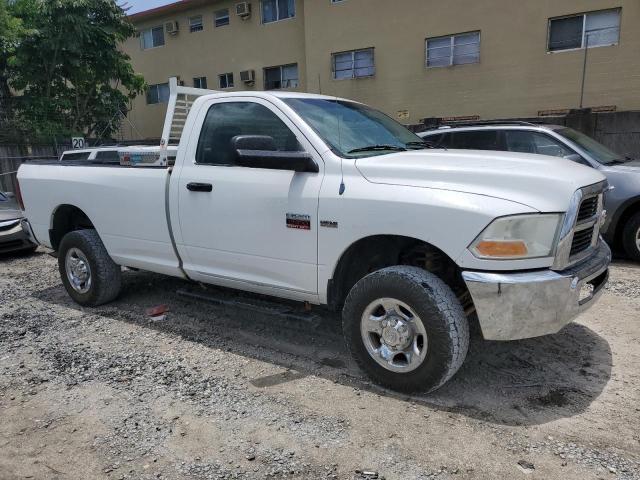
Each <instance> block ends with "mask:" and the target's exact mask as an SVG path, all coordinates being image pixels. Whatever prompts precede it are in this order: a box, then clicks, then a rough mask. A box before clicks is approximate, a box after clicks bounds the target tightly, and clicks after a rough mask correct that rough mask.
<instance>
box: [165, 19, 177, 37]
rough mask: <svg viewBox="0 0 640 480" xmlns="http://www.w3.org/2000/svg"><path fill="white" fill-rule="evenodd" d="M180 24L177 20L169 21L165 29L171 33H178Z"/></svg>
mask: <svg viewBox="0 0 640 480" xmlns="http://www.w3.org/2000/svg"><path fill="white" fill-rule="evenodd" d="M179 27H180V26H179V24H178V22H177V21H175V20H174V21H173V22H167V23H165V24H164V29H165V30H166V31H167V33H168V34H169V35H177V34H178V31H179V30H180V28H179Z"/></svg>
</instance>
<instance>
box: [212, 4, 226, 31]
mask: <svg viewBox="0 0 640 480" xmlns="http://www.w3.org/2000/svg"><path fill="white" fill-rule="evenodd" d="M213 16H214V24H215V26H216V27H224V26H225V25H229V9H228V8H225V9H224V10H218V11H217V12H216V13H214V14H213Z"/></svg>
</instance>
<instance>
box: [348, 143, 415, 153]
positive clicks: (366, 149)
mask: <svg viewBox="0 0 640 480" xmlns="http://www.w3.org/2000/svg"><path fill="white" fill-rule="evenodd" d="M384 150H391V151H394V152H406V151H407V149H406V148H404V147H399V146H397V145H369V146H367V147H360V148H354V149H353V150H349V151H348V152H347V153H349V154H351V153H358V152H380V151H384Z"/></svg>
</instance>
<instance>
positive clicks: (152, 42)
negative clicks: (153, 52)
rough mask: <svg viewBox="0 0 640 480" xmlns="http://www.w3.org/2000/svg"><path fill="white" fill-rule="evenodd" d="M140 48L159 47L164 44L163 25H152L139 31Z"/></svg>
mask: <svg viewBox="0 0 640 480" xmlns="http://www.w3.org/2000/svg"><path fill="white" fill-rule="evenodd" d="M140 39H141V42H142V49H143V50H147V49H149V48H155V47H161V46H163V45H164V27H162V26H160V27H153V28H149V29H147V30H143V31H142V32H140Z"/></svg>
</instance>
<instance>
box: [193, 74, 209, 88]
mask: <svg viewBox="0 0 640 480" xmlns="http://www.w3.org/2000/svg"><path fill="white" fill-rule="evenodd" d="M202 79H204V81H205V83H207V84H208V83H209V82H208V81H207V77H206V76H204V75H202V76H200V77H193V88H204V89H205V90H206V89H207V85H205V86H204V87H203V86H202ZM196 80H197V81H198V83H199V85H198V86H196Z"/></svg>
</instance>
